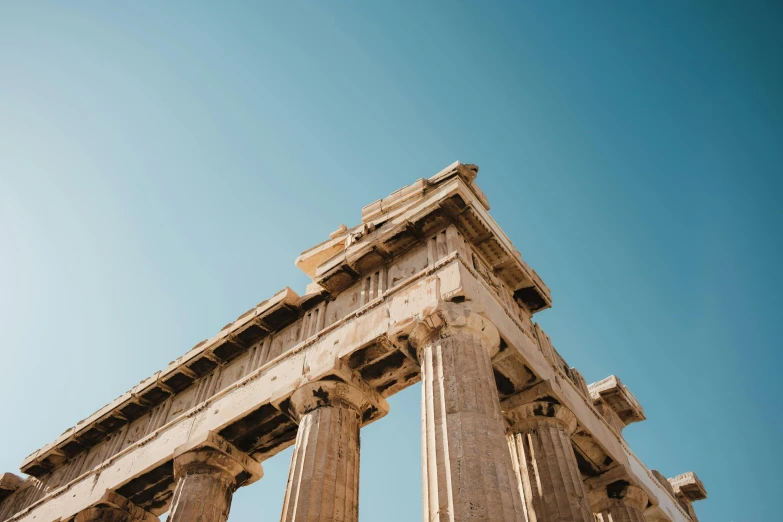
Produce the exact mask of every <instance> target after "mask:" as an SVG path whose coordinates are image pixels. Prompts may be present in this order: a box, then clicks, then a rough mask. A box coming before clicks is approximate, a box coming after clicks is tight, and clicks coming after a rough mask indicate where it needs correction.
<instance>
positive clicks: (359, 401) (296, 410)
mask: <svg viewBox="0 0 783 522" xmlns="http://www.w3.org/2000/svg"><path fill="white" fill-rule="evenodd" d="M381 401H383V403H385V402H386V401H384V400H383V399H382V398H381V397H380V396H378V394H377V393H375V392H374V390H367V389H360V387H359V386H355V385H354V384H348V383H345V382H342V381H332V380H323V381H315V382H308V383H306V384H304V385H302V386H300V387H299V388H297V390H296V391H295V392H294V393H293V395H291V399H290V408H289V410H290V412H291V414H292V415H293V416H294V417H295V419H296V421H297V422H301V420H302V417H304V416H305V415H306V414H307V413H310V412H311V411H313V410H316V409H318V408H324V407H337V408H347V409H350V410H353V411H355V412H356V413H357V414H358V415H359V418H360V419H365V420H369V419H370V418H371V417H373V412H374V411H378V410H380V409H384V408H383V406H382V403H381Z"/></svg>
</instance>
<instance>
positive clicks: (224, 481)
mask: <svg viewBox="0 0 783 522" xmlns="http://www.w3.org/2000/svg"><path fill="white" fill-rule="evenodd" d="M261 475H262V471H261V465H260V464H258V463H257V462H256V461H254V460H253V459H251V458H250V457H249V456H247V455H246V454H244V453H242V452H241V451H239V450H238V449H237V448H235V447H234V446H232V445H231V444H229V443H228V442H226V441H225V440H223V439H221V438H219V437H217V436H215V435H211V436H210V437H209V439H208V440H207V441H205V442H204V443H203V444H200V445H199V446H198V447H195V448H192V449H189V450H187V451H184V452H183V453H181V454H180V455H178V456H176V457H175V458H174V479H175V480H176V487H175V489H174V497H173V499H172V502H171V510H170V512H169V516H168V518H167V521H168V522H191V521H194V520H198V521H199V522H225V521H226V520H227V519H228V512H229V509H230V508H231V499H232V497H233V495H234V491H235V490H236V489H237V488H238V487H239V486H241V485H244V484H246V483H249V482H251V481H252V480H255V479H257V478H259V477H260V476H261Z"/></svg>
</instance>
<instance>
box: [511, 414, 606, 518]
mask: <svg viewBox="0 0 783 522" xmlns="http://www.w3.org/2000/svg"><path fill="white" fill-rule="evenodd" d="M504 409H505V408H504ZM504 413H505V415H506V419H507V420H508V423H509V426H510V428H509V435H508V444H509V449H510V450H511V455H512V457H513V459H514V471H515V473H516V476H517V483H518V487H519V490H520V494H521V495H522V498H523V499H524V501H525V505H526V508H527V519H528V521H536V522H592V520H593V514H592V512H591V511H590V506H589V504H588V500H587V492H586V491H585V487H584V484H583V482H582V476H581V474H580V472H579V465H578V463H577V461H576V455H575V454H574V449H573V446H572V444H571V434H573V433H574V431H576V424H577V422H576V417H575V416H574V414H573V413H571V412H570V411H569V410H568V409H567V408H565V407H563V406H561V405H559V404H554V403H552V402H544V401H536V402H531V403H527V404H523V405H520V406H516V407H513V408H512V409H510V410H506V411H504Z"/></svg>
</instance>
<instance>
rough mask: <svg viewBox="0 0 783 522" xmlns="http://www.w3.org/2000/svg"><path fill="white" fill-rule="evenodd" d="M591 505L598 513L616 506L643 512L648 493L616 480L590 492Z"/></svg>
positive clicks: (623, 481) (626, 482)
mask: <svg viewBox="0 0 783 522" xmlns="http://www.w3.org/2000/svg"><path fill="white" fill-rule="evenodd" d="M588 497H589V499H590V505H591V507H592V510H593V511H594V512H596V513H600V512H602V511H607V510H609V509H611V508H612V507H614V506H625V507H630V508H633V509H636V510H638V511H640V512H643V511H644V509H645V508H646V507H647V493H645V492H644V490H643V489H642V488H640V487H639V486H634V485H633V484H631V483H630V482H628V481H627V480H622V479H621V480H615V481H614V482H610V483H609V484H606V485H603V486H599V487H596V488H594V489H591V490H590V491H589V492H588Z"/></svg>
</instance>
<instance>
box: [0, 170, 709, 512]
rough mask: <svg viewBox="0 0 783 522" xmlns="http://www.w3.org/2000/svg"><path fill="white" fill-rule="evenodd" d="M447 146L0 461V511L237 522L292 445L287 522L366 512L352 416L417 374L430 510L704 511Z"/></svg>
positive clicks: (638, 409) (690, 483)
mask: <svg viewBox="0 0 783 522" xmlns="http://www.w3.org/2000/svg"><path fill="white" fill-rule="evenodd" d="M477 172H478V168H477V167H476V166H474V165H464V164H460V163H454V164H452V165H450V166H449V167H447V168H446V169H444V170H442V171H441V172H439V173H438V174H436V175H435V176H433V177H431V178H429V179H426V180H425V179H420V180H418V181H416V182H415V183H413V184H412V185H409V186H407V187H404V188H402V189H400V190H398V191H397V192H394V193H393V194H391V195H390V196H388V197H387V198H384V199H381V200H378V201H376V202H375V203H372V204H370V205H368V206H366V207H364V208H363V209H362V221H361V224H359V225H358V226H356V227H353V228H347V227H345V226H344V225H343V226H341V227H340V228H339V229H337V230H336V231H335V232H333V233H332V234H330V236H329V239H328V240H326V241H324V242H323V243H320V244H319V245H316V246H314V247H312V248H310V249H309V250H307V251H306V252H304V253H303V254H302V255H301V256H299V258H298V259H297V260H296V265H297V266H298V267H299V268H300V269H301V270H303V271H304V272H305V273H306V274H307V275H308V276H310V277H311V278H312V283H311V284H309V285H308V286H307V289H306V291H305V294H304V295H302V296H300V295H297V294H296V293H295V292H294V291H293V290H291V289H290V288H285V289H284V290H282V291H280V292H279V293H277V294H276V295H274V296H272V297H271V298H269V299H268V300H266V301H263V302H262V303H260V304H259V305H258V306H256V307H254V308H252V309H250V310H248V311H247V312H245V313H244V314H242V315H241V316H240V317H239V318H237V319H236V320H235V321H233V322H231V323H229V324H227V325H226V326H225V327H224V328H223V329H222V330H221V331H220V332H218V333H217V335H215V336H214V337H212V338H210V339H207V340H205V341H202V342H200V343H198V344H197V345H196V346H194V347H193V348H192V349H191V350H190V351H188V352H187V353H186V354H184V355H183V356H182V357H180V358H179V359H177V360H176V361H174V362H172V363H171V364H169V365H168V367H166V368H165V369H164V370H162V371H159V372H157V373H156V374H155V375H153V376H151V377H149V378H147V379H145V380H143V381H142V382H140V383H139V384H138V385H137V386H135V387H134V388H133V389H131V390H130V391H128V392H127V393H125V394H124V395H122V396H121V397H119V398H117V399H115V400H114V401H112V402H111V403H109V404H108V405H106V406H105V407H103V408H101V409H100V410H99V411H97V412H95V413H94V414H93V415H91V416H90V417H88V418H87V419H85V420H83V421H81V422H79V423H78V424H77V425H76V426H74V427H72V428H70V429H68V430H67V431H66V432H65V433H63V434H62V435H61V436H60V437H58V438H57V439H56V440H55V441H53V442H52V443H50V444H48V445H46V446H44V447H43V448H41V449H39V450H38V451H36V452H34V453H33V454H32V455H30V456H28V457H27V458H26V459H25V460H24V462H23V463H22V466H21V471H22V472H24V473H25V474H27V475H28V476H27V478H24V479H23V478H20V477H18V476H16V475H14V474H11V473H5V474H3V475H2V477H0V521H14V522H52V521H61V522H66V521H68V522H70V521H76V522H86V521H94V520H95V521H97V520H111V521H124V522H130V521H154V520H157V518H158V517H159V516H160V515H162V514H163V513H166V512H168V513H169V515H168V520H170V521H172V522H180V521H191V520H200V521H207V522H212V521H221V522H222V521H225V520H226V519H227V518H228V513H229V507H230V505H231V498H232V495H233V493H234V491H235V490H236V489H237V488H239V487H245V486H249V485H250V484H252V483H253V482H255V481H257V480H259V479H261V477H262V475H263V471H262V463H263V461H264V460H265V459H267V458H269V457H271V456H272V455H275V454H276V453H278V452H280V451H282V450H283V449H285V448H287V447H289V446H291V445H295V449H294V453H293V458H292V460H291V468H290V474H289V478H288V484H287V489H286V494H285V499H284V505H283V511H282V515H281V521H282V522H305V521H307V522H312V521H348V522H351V521H352V522H356V521H357V520H358V509H359V505H358V484H359V432H360V429H361V427H362V426H364V425H366V424H368V423H371V422H375V421H377V420H379V419H381V418H382V417H383V416H384V415H385V414H386V413H387V412H388V411H389V406H388V404H387V402H386V397H389V396H390V395H393V394H394V393H396V392H398V391H400V390H402V389H404V388H406V387H408V386H410V385H412V384H414V383H417V382H419V381H421V383H422V401H421V415H422V473H423V491H422V498H423V513H422V519H423V520H424V521H435V520H437V521H443V522H445V521H453V522H467V521H471V522H476V521H488V522H490V521H491V522H506V521H530V522H533V521H536V522H546V521H560V522H565V521H569V522H570V521H579V522H588V521H595V520H598V521H602V522H608V521H612V522H621V521H642V520H646V521H648V522H659V521H671V522H696V520H697V518H696V514H695V512H694V509H693V506H692V503H693V502H695V501H697V500H701V499H704V498H706V496H707V494H706V490H705V489H704V486H703V484H702V483H701V481H700V480H699V479H698V477H696V475H695V474H693V473H685V474H683V475H679V476H677V477H675V478H672V479H668V480H667V479H666V478H664V477H663V476H662V475H661V474H660V473H658V472H657V471H655V470H649V469H648V468H647V467H646V466H645V465H644V464H643V463H642V462H641V461H640V460H639V459H638V458H637V457H636V455H634V453H633V452H632V451H631V449H630V448H629V447H628V445H627V443H626V442H625V440H624V438H623V428H625V426H627V425H628V424H630V423H632V422H639V421H643V420H645V415H644V410H643V408H642V406H641V404H639V401H637V400H636V398H635V397H634V396H633V394H632V393H631V392H630V390H629V389H628V388H627V387H626V386H625V385H624V384H623V383H622V382H621V381H620V379H618V378H617V377H616V376H614V375H611V376H609V377H607V378H606V379H603V380H602V381H599V382H596V383H593V384H590V385H588V384H587V383H586V382H585V379H584V378H583V377H582V375H581V374H580V373H579V371H578V370H577V369H576V368H572V367H570V366H569V365H568V363H567V362H566V361H565V360H564V359H563V357H561V356H560V354H559V353H558V352H557V350H555V348H554V346H553V345H552V342H551V340H550V338H549V336H548V335H547V334H546V333H545V332H544V331H543V330H542V329H541V327H540V326H539V325H538V324H537V323H535V322H533V315H534V314H535V313H536V312H538V311H540V310H543V309H545V308H548V307H549V306H550V305H551V297H550V292H549V289H548V288H547V287H546V285H545V284H544V282H543V281H542V280H541V279H540V278H539V276H538V275H537V274H536V272H535V271H533V270H532V269H531V268H530V267H529V266H528V265H527V264H526V263H525V262H524V261H523V260H522V257H521V256H520V254H519V252H518V251H517V250H516V249H515V248H514V246H513V245H512V244H511V241H510V240H509V238H508V237H507V236H506V235H505V234H504V233H503V231H502V230H501V229H500V227H499V226H498V225H497V223H495V221H494V220H493V219H492V218H491V217H490V215H489V213H488V210H489V203H488V201H487V198H486V196H485V195H484V194H483V192H482V191H481V190H480V189H479V188H478V186H477V185H476V174H477Z"/></svg>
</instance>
